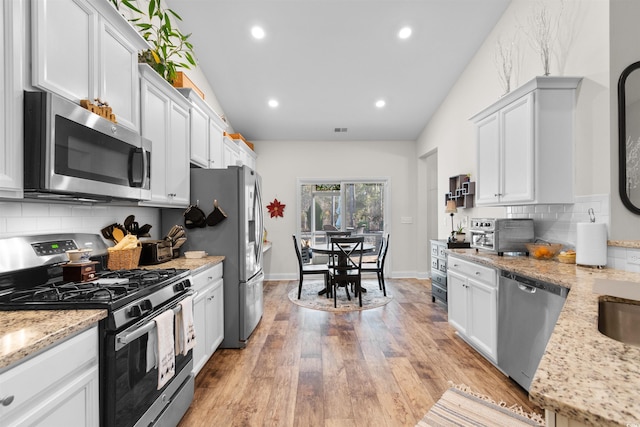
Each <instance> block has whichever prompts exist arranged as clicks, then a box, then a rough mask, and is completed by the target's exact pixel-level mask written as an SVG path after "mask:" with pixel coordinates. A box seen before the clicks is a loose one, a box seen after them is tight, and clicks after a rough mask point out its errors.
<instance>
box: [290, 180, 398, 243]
mask: <svg viewBox="0 0 640 427" xmlns="http://www.w3.org/2000/svg"><path fill="white" fill-rule="evenodd" d="M387 181H388V180H387V179H380V180H362V181H322V182H320V181H318V180H299V182H298V195H299V202H298V215H299V218H300V223H299V224H298V235H299V236H300V238H301V239H309V240H311V242H312V243H313V244H322V243H325V242H326V234H325V231H326V230H345V231H351V232H352V234H359V235H364V236H365V241H367V242H368V243H372V244H375V245H376V249H377V248H378V245H379V244H380V242H381V241H382V235H383V234H384V233H385V231H386V222H385V217H386V200H388V195H387V188H388V183H387Z"/></svg>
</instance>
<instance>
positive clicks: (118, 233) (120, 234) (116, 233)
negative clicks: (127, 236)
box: [111, 227, 124, 243]
mask: <svg viewBox="0 0 640 427" xmlns="http://www.w3.org/2000/svg"><path fill="white" fill-rule="evenodd" d="M111 234H112V235H113V240H114V241H115V242H116V243H119V242H120V241H121V240H122V239H124V231H123V230H122V228H120V227H114V228H113V231H112V232H111Z"/></svg>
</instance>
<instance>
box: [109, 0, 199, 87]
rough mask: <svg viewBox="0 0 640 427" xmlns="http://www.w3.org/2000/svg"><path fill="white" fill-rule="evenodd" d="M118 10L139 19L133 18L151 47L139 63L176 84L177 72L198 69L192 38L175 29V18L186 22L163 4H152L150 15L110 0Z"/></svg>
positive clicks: (156, 0)
mask: <svg viewBox="0 0 640 427" xmlns="http://www.w3.org/2000/svg"><path fill="white" fill-rule="evenodd" d="M109 1H111V3H113V5H114V6H115V7H116V9H118V10H120V5H121V4H122V5H124V6H126V7H127V8H129V9H130V10H132V11H133V12H135V13H136V14H138V15H139V16H138V17H134V18H129V22H131V23H132V24H133V25H134V26H135V27H137V29H138V32H139V33H140V35H142V37H143V38H144V39H145V40H146V41H147V42H148V43H149V44H150V45H151V49H148V50H145V51H142V52H140V53H139V55H138V61H139V62H141V63H145V64H149V65H150V66H151V67H152V68H153V69H154V70H155V71H156V72H157V73H158V74H160V75H161V76H162V77H163V78H164V79H165V80H166V81H168V82H169V83H171V84H173V82H174V80H175V79H176V75H177V69H178V68H186V69H190V68H191V66H195V65H196V61H195V59H194V53H193V45H192V44H191V43H190V42H189V37H191V34H186V35H185V34H182V32H180V30H179V29H178V28H176V27H174V26H173V24H172V21H171V20H172V17H173V18H175V19H176V20H178V21H182V18H181V17H180V16H179V15H178V14H177V13H176V12H174V11H173V10H171V9H165V8H164V7H162V5H161V0H149V6H148V8H147V12H146V13H145V12H143V11H141V10H140V9H138V8H137V7H136V6H135V5H134V4H133V3H132V2H131V1H130V0H109Z"/></svg>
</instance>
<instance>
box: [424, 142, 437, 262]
mask: <svg viewBox="0 0 640 427" xmlns="http://www.w3.org/2000/svg"><path fill="white" fill-rule="evenodd" d="M425 167H426V190H427V224H426V226H427V241H431V240H435V239H437V238H438V207H439V206H440V203H439V202H438V201H439V198H438V150H434V151H433V152H431V153H429V154H427V156H426V157H425ZM429 247H430V245H429ZM427 253H428V254H429V255H428V257H429V264H428V265H431V250H428V251H427Z"/></svg>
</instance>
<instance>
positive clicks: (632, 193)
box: [618, 62, 640, 215]
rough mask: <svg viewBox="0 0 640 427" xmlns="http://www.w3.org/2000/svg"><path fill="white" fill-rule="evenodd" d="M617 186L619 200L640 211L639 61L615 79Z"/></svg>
mask: <svg viewBox="0 0 640 427" xmlns="http://www.w3.org/2000/svg"><path fill="white" fill-rule="evenodd" d="M618 138H619V139H618V162H619V163H618V166H619V167H618V170H619V178H618V188H619V192H620V198H621V199H622V203H624V205H625V206H626V207H627V208H628V209H629V210H630V211H631V212H634V213H636V214H638V215H640V62H635V63H633V64H631V65H629V66H628V67H627V68H625V69H624V71H623V72H622V74H621V75H620V80H619V81H618Z"/></svg>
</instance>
